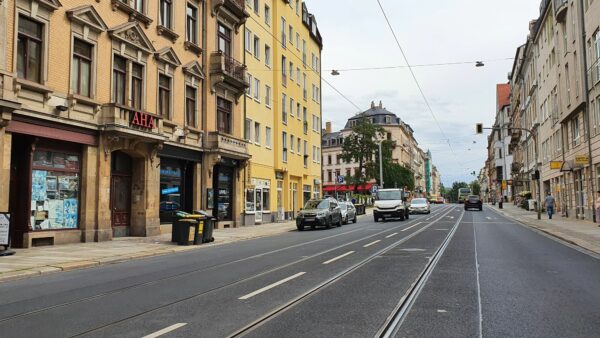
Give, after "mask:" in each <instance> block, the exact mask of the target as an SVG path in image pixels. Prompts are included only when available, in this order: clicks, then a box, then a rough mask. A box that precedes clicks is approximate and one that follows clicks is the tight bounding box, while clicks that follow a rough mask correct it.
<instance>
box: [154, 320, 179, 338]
mask: <svg viewBox="0 0 600 338" xmlns="http://www.w3.org/2000/svg"><path fill="white" fill-rule="evenodd" d="M186 325H187V323H177V324H173V325H171V326H169V327H166V328H164V329H162V330H160V331H156V332H154V333H151V334H149V335H147V336H144V337H143V338H156V337H160V336H162V335H163V334H165V333H169V332H171V331H175V330H177V329H178V328H180V327H182V326H186Z"/></svg>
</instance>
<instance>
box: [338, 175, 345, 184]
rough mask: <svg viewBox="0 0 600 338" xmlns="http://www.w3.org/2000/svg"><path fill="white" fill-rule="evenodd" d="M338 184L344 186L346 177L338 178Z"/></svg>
mask: <svg viewBox="0 0 600 338" xmlns="http://www.w3.org/2000/svg"><path fill="white" fill-rule="evenodd" d="M337 182H338V183H339V184H342V183H344V176H338V177H337Z"/></svg>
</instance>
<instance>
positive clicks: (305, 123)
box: [302, 107, 308, 135]
mask: <svg viewBox="0 0 600 338" xmlns="http://www.w3.org/2000/svg"><path fill="white" fill-rule="evenodd" d="M307 115H308V113H307V111H306V107H302V121H303V122H302V124H303V125H304V135H306V134H308V117H307Z"/></svg>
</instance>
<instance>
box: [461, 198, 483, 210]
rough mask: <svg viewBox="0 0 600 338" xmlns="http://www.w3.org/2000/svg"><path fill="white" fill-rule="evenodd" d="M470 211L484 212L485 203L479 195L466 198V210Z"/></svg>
mask: <svg viewBox="0 0 600 338" xmlns="http://www.w3.org/2000/svg"><path fill="white" fill-rule="evenodd" d="M469 209H479V211H481V210H483V203H482V202H481V198H479V196H477V195H469V197H467V198H465V210H469Z"/></svg>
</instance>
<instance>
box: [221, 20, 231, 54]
mask: <svg viewBox="0 0 600 338" xmlns="http://www.w3.org/2000/svg"><path fill="white" fill-rule="evenodd" d="M218 45H219V46H218V47H219V50H220V51H221V52H223V53H224V54H225V55H231V29H229V28H228V27H226V26H224V25H223V24H222V23H220V22H219V33H218Z"/></svg>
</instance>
